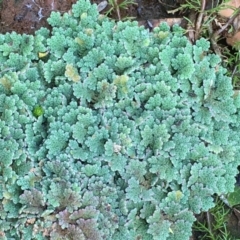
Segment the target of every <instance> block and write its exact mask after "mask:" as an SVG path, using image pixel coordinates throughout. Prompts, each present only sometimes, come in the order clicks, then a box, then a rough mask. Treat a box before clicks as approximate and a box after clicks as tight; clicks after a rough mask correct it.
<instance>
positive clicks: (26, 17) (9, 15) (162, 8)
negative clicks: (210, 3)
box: [0, 0, 180, 33]
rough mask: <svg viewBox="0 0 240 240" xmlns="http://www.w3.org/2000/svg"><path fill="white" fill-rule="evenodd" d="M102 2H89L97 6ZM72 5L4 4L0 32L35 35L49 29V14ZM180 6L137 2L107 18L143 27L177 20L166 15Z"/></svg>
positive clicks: (169, 1)
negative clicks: (134, 22)
mask: <svg viewBox="0 0 240 240" xmlns="http://www.w3.org/2000/svg"><path fill="white" fill-rule="evenodd" d="M102 1H103V0H92V2H93V3H96V4H99V3H100V2H102ZM120 1H122V0H120ZM120 1H119V4H120V3H121V2H120ZM75 2H76V0H3V1H2V8H1V10H0V19H1V21H0V32H1V33H6V32H10V31H16V32H18V33H34V31H35V30H37V29H39V28H40V27H42V26H46V27H48V24H47V22H46V19H47V18H48V17H49V15H50V13H51V11H60V12H62V13H64V12H67V11H69V10H70V9H71V6H72V4H73V3H75ZM179 4H180V3H179V1H176V0H161V1H160V0H137V1H136V4H130V5H128V8H127V9H120V15H119V14H118V13H117V11H116V10H113V11H111V14H110V17H112V18H115V19H119V18H121V19H124V18H126V17H128V18H134V19H136V20H139V21H142V23H143V24H145V22H146V21H148V20H149V21H152V20H153V19H154V21H155V22H156V19H164V18H174V17H176V16H179V14H178V15H176V14H175V15H173V14H168V13H167V11H169V10H173V9H175V8H177V7H179ZM110 8H111V6H110V5H108V6H107V7H106V8H105V9H104V10H103V11H102V12H103V13H104V12H106V11H108V10H109V9H110Z"/></svg>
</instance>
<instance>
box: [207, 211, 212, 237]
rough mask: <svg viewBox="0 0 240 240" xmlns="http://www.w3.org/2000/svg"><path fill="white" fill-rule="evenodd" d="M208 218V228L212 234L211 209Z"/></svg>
mask: <svg viewBox="0 0 240 240" xmlns="http://www.w3.org/2000/svg"><path fill="white" fill-rule="evenodd" d="M206 218H207V225H208V230H209V233H210V234H211V235H212V232H213V231H212V218H211V214H210V212H209V211H207V212H206Z"/></svg>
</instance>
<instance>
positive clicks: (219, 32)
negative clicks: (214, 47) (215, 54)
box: [212, 7, 240, 41]
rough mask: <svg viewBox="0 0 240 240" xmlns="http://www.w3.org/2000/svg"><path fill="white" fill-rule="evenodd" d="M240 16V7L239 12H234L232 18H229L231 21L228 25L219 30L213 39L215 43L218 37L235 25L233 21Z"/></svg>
mask: <svg viewBox="0 0 240 240" xmlns="http://www.w3.org/2000/svg"><path fill="white" fill-rule="evenodd" d="M239 14H240V7H238V8H237V10H236V11H235V12H234V14H233V15H232V17H230V18H229V20H228V21H227V23H226V24H225V25H224V26H223V27H222V28H221V29H219V30H217V31H216V32H215V33H214V34H213V35H212V38H213V39H214V41H216V40H217V38H218V36H219V35H220V34H221V33H222V32H223V31H224V30H225V29H226V28H227V27H229V25H231V24H232V23H233V21H234V20H235V19H236V17H237V16H238V15H239Z"/></svg>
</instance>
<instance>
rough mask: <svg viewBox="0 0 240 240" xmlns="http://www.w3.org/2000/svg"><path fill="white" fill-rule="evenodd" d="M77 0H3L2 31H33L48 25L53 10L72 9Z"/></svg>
mask: <svg viewBox="0 0 240 240" xmlns="http://www.w3.org/2000/svg"><path fill="white" fill-rule="evenodd" d="M75 2H76V0H3V2H2V8H1V12H0V18H1V23H0V27H1V32H2V33H6V32H10V31H16V32H18V33H33V32H34V31H35V30H36V29H39V28H40V27H42V26H46V27H48V24H47V21H46V20H47V18H48V17H49V15H50V13H51V11H60V12H62V13H64V12H67V11H68V10H69V9H71V6H72V4H73V3H75Z"/></svg>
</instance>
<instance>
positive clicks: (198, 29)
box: [195, 0, 206, 41]
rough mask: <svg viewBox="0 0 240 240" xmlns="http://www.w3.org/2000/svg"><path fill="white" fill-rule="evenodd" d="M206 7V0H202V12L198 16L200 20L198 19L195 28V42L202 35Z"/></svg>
mask: <svg viewBox="0 0 240 240" xmlns="http://www.w3.org/2000/svg"><path fill="white" fill-rule="evenodd" d="M205 7H206V0H202V2H201V11H200V13H199V15H198V18H197V21H196V26H195V41H196V40H197V39H198V37H199V34H200V29H201V24H202V19H203V15H204V10H205Z"/></svg>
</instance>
